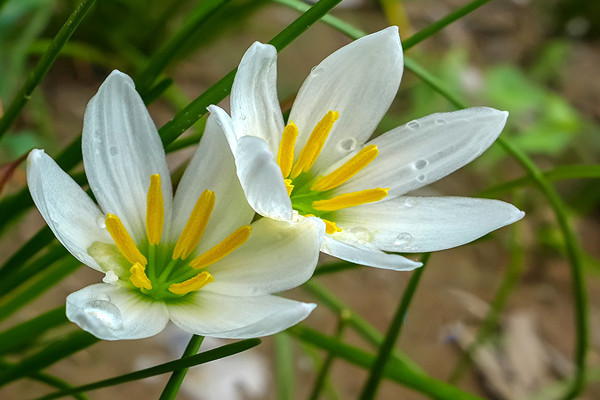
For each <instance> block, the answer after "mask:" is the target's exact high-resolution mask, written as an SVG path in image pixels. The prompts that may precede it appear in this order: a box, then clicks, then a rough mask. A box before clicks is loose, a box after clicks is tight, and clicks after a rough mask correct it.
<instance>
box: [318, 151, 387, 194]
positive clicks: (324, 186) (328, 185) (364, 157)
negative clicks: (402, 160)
mask: <svg viewBox="0 0 600 400" xmlns="http://www.w3.org/2000/svg"><path fill="white" fill-rule="evenodd" d="M378 154H379V150H378V149H377V146H376V145H374V144H372V145H370V146H367V147H365V148H364V149H362V150H361V151H360V152H359V153H358V154H356V155H355V156H354V157H352V158H351V159H350V160H348V161H347V162H346V163H345V164H344V165H342V166H341V167H339V168H338V169H336V170H335V171H333V172H332V173H330V174H328V175H326V176H322V177H320V178H319V179H317V180H316V181H315V183H313V184H312V186H311V188H310V190H314V191H318V192H323V191H325V190H330V189H333V188H335V187H338V186H339V185H341V184H342V183H344V182H346V181H347V180H348V179H350V178H352V177H353V176H354V175H356V174H357V173H358V172H359V171H360V170H362V169H363V168H364V167H366V166H367V165H369V164H370V163H371V162H372V161H373V160H374V159H375V158H376V157H377V155H378Z"/></svg>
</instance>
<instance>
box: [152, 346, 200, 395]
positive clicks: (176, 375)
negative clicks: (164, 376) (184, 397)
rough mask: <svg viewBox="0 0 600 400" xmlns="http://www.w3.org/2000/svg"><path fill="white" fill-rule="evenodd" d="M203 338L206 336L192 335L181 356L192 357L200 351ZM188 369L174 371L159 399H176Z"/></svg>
mask: <svg viewBox="0 0 600 400" xmlns="http://www.w3.org/2000/svg"><path fill="white" fill-rule="evenodd" d="M203 340H204V336H198V335H192V337H191V338H190V342H189V343H188V345H187V347H186V348H185V351H184V352H183V355H182V356H181V358H182V359H184V358H187V357H191V356H193V355H194V354H196V353H198V350H199V349H200V346H201V345H202V341H203ZM187 371H188V369H187V368H182V369H179V370H175V371H173V374H172V375H171V377H170V378H169V381H168V382H167V385H166V386H165V388H164V390H163V392H162V394H161V395H160V399H159V400H173V399H175V396H177V393H178V392H179V388H180V387H181V384H182V383H183V379H184V378H185V375H186V374H187Z"/></svg>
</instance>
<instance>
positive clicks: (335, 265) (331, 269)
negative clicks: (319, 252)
mask: <svg viewBox="0 0 600 400" xmlns="http://www.w3.org/2000/svg"><path fill="white" fill-rule="evenodd" d="M360 267H361V265H359V264H354V263H351V262H349V261H335V262H332V263H328V264H324V265H320V266H319V267H317V269H316V270H315V273H314V274H313V276H319V275H326V274H333V273H336V272H340V271H346V270H348V269H355V268H360Z"/></svg>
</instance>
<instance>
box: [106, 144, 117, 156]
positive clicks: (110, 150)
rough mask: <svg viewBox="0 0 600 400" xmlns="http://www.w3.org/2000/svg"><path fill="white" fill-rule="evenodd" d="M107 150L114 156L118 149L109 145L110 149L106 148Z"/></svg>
mask: <svg viewBox="0 0 600 400" xmlns="http://www.w3.org/2000/svg"><path fill="white" fill-rule="evenodd" d="M108 151H109V152H110V155H111V156H113V157H114V156H116V155H117V154H119V149H118V147H117V146H110V149H108Z"/></svg>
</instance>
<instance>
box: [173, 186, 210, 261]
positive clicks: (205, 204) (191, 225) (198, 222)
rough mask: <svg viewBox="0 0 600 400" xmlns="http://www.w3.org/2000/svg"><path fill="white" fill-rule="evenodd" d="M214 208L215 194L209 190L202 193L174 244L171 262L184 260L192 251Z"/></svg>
mask: <svg viewBox="0 0 600 400" xmlns="http://www.w3.org/2000/svg"><path fill="white" fill-rule="evenodd" d="M214 206H215V193H214V192H211V191H210V190H205V191H204V192H202V194H201V195H200V197H199V198H198V201H197V202H196V205H195V206H194V210H193V211H192V214H191V215H190V219H189V220H188V222H187V224H185V228H183V232H181V235H180V236H179V240H177V243H176V244H175V250H173V260H176V259H178V258H181V259H182V260H185V259H186V258H187V257H188V256H189V255H190V253H191V252H192V251H194V249H195V248H196V245H198V242H199V241H200V239H201V238H202V235H203V234H204V229H206V225H207V224H208V220H209V218H210V214H211V213H212V210H213V207H214Z"/></svg>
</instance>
